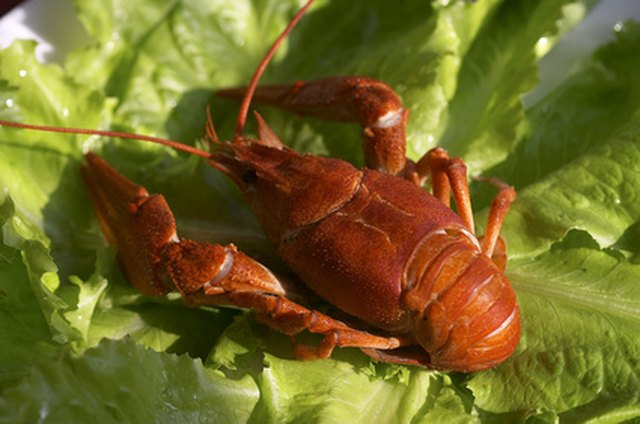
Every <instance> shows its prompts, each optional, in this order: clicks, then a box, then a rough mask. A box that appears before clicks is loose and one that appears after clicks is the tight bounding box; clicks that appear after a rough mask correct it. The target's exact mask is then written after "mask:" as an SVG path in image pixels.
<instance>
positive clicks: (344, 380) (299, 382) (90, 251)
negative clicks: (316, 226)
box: [0, 0, 640, 423]
mask: <svg viewBox="0 0 640 424" xmlns="http://www.w3.org/2000/svg"><path fill="white" fill-rule="evenodd" d="M302 3H303V2H302V1H301V0H300V1H298V0H296V1H293V0H291V1H276V0H267V1H262V0H261V1H258V0H240V1H231V0H217V1H208V0H183V1H170V2H166V1H161V0H143V1H137V2H131V1H124V0H109V1H104V2H93V1H89V0H76V9H77V11H78V17H79V19H80V20H81V21H82V22H83V23H84V25H85V27H86V28H87V31H88V32H89V33H90V35H91V37H92V39H93V43H92V44H91V45H90V46H87V47H85V48H83V49H80V50H77V51H75V52H72V53H71V54H70V55H69V56H68V58H67V60H66V61H65V63H64V66H59V65H42V64H39V63H37V61H36V60H35V59H34V56H33V49H34V44H33V43H32V42H24V41H21V42H16V43H15V44H13V45H12V46H11V47H9V48H7V49H5V50H3V51H2V52H0V96H1V97H0V117H2V119H11V120H16V121H22V122H29V123H34V124H48V125H63V126H70V127H88V128H100V129H106V128H111V129H118V130H127V131H134V132H138V133H143V134H149V135H159V136H165V137H169V138H172V139H175V140H180V141H184V142H187V143H191V144H197V143H199V142H200V141H199V139H200V138H201V137H202V133H203V131H202V129H203V127H204V120H205V116H206V115H205V107H206V106H207V105H211V110H212V114H213V117H214V121H215V124H216V127H217V129H218V132H219V133H220V134H222V135H230V134H232V132H233V127H234V121H235V113H236V112H237V108H238V106H237V103H236V102H232V101H227V100H220V99H215V98H213V97H212V95H213V91H214V90H215V89H217V88H221V87H226V86H230V85H237V84H243V83H245V82H246V81H247V79H248V78H249V76H250V74H251V73H252V72H253V69H254V67H255V66H256V64H257V63H258V62H259V60H260V59H261V57H262V55H263V54H264V52H265V50H266V49H267V48H268V46H269V45H270V43H271V42H272V40H273V39H275V37H276V36H277V34H278V33H279V31H280V30H281V29H282V27H283V26H284V25H286V23H287V22H288V20H289V19H290V18H291V16H292V15H293V13H295V11H296V9H297V8H298V7H299V6H300V5H301V4H302ZM592 3H593V2H591V1H584V2H581V1H562V2H559V1H551V0H548V1H529V0H518V1H509V2H507V1H498V0H487V1H479V2H464V1H433V2H423V1H418V0H406V1H403V2H402V4H401V5H396V4H392V3H391V2H386V1H383V0H375V1H367V2H364V1H357V2H352V4H350V5H349V7H348V8H345V6H344V4H343V3H342V2H335V1H328V0H325V1H318V2H317V4H316V5H315V6H314V7H313V9H312V10H311V11H310V12H309V13H308V15H307V16H305V18H304V19H303V20H302V21H301V23H300V25H299V27H298V28H296V30H295V31H294V32H293V33H292V34H291V36H290V37H289V39H288V40H287V41H286V43H285V44H284V45H283V46H282V47H281V49H280V50H279V52H278V54H277V55H276V58H275V59H274V61H273V63H272V64H271V65H270V66H269V68H268V71H267V73H266V75H265V77H264V81H265V82H290V81H295V80H298V79H310V78H316V77H321V76H326V75H339V74H365V75H369V76H373V77H376V78H379V79H382V80H384V81H386V82H387V83H389V84H390V85H391V86H393V87H394V88H395V89H396V90H397V91H398V93H399V94H400V95H401V96H402V98H403V100H404V102H405V104H406V105H407V106H408V107H409V108H410V109H411V117H410V124H409V129H408V138H409V140H408V143H409V154H410V156H411V157H413V158H417V157H419V156H420V155H421V154H422V153H423V152H424V151H426V150H427V149H428V148H430V147H432V146H435V145H441V146H444V147H446V148H448V149H450V150H451V152H452V153H454V154H458V155H462V156H463V157H464V158H465V159H466V160H467V161H468V164H469V166H470V170H471V172H472V173H473V174H478V173H484V174H485V175H492V176H498V177H500V178H502V179H503V180H505V181H507V182H509V183H511V184H514V185H515V187H516V189H517V190H518V193H519V197H518V200H517V202H516V203H515V204H514V205H513V210H512V212H511V213H510V215H509V217H508V219H507V222H506V223H505V226H504V232H503V234H504V237H505V239H506V240H507V242H508V244H509V252H510V257H511V260H510V263H509V266H508V269H507V275H508V277H509V279H510V280H511V282H512V284H513V286H514V288H515V289H516V292H517V294H518V298H519V302H520V304H521V307H522V322H523V336H522V340H521V342H520V344H519V346H518V349H517V351H516V353H515V354H514V356H513V357H512V358H511V359H509V360H508V361H507V362H505V363H504V364H502V365H500V366H499V367H497V368H495V369H492V370H488V371H484V372H479V373H475V374H472V375H457V374H447V373H441V372H436V371H430V370H424V369H417V368H414V367H401V366H392V365H388V364H379V363H376V362H374V361H372V360H370V359H369V358H367V357H366V356H364V355H363V354H361V353H360V352H359V351H358V350H354V349H341V350H338V351H336V352H335V353H334V355H333V356H332V358H331V359H329V360H325V361H315V362H300V361H297V360H295V359H294V357H293V354H292V352H291V349H290V345H289V340H288V338H286V337H284V336H282V335H281V334H279V333H276V332H274V331H271V330H268V329H266V328H264V327H263V326H260V325H258V324H257V323H255V321H253V319H252V318H251V317H250V315H249V314H248V313H247V312H244V311H236V310H232V309H224V308H220V309H218V308H199V309H191V308H187V307H185V306H183V305H182V304H181V302H180V300H179V299H176V298H175V296H173V297H171V296H169V297H167V298H161V299H149V298H146V297H144V296H142V295H140V294H139V293H137V292H135V291H134V290H133V289H132V288H131V287H129V285H128V284H127V283H126V281H125V280H124V278H123V277H122V275H121V274H120V272H119V270H118V267H117V264H116V263H115V260H114V252H113V251H112V250H111V249H110V248H108V247H107V246H106V245H105V243H104V240H103V238H102V235H101V234H100V230H99V227H98V224H97V222H96V221H95V219H94V217H93V211H92V210H91V207H90V205H89V202H88V199H87V196H86V194H85V193H84V190H83V187H82V184H81V181H80V178H79V165H80V163H81V161H82V153H83V152H84V151H86V150H88V149H91V150H93V151H96V152H98V153H100V154H101V155H103V156H104V157H105V158H106V159H107V160H108V161H109V162H110V163H112V164H113V165H114V166H116V168H118V169H119V170H120V171H121V172H123V173H124V174H126V175H127V176H129V177H131V178H132V179H134V180H136V181H138V182H140V183H141V184H143V185H145V186H147V187H148V188H149V189H150V190H151V191H154V192H162V193H163V194H165V196H166V197H167V199H168V201H169V203H170V204H171V205H172V208H173V210H174V212H175V214H176V216H177V220H178V224H179V228H180V232H181V233H182V234H184V235H185V236H189V237H195V238H199V239H208V240H215V241H217V242H222V243H228V242H234V243H236V244H237V245H239V246H240V248H242V249H243V250H245V251H247V252H249V253H251V254H255V255H258V256H259V257H260V258H261V259H262V260H263V261H265V262H266V263H268V264H269V265H271V266H274V267H276V268H277V267H281V266H282V265H281V264H280V263H279V262H278V261H277V258H275V255H274V253H273V251H272V250H271V249H270V247H269V245H268V244H267V243H266V241H265V238H264V236H263V235H262V232H261V230H260V228H259V226H258V225H257V222H256V220H255V218H254V217H253V216H252V215H251V213H250V211H249V210H248V208H247V206H246V205H244V204H243V202H242V200H241V199H240V197H239V194H238V191H237V189H235V187H233V186H232V185H231V184H230V183H229V182H228V181H227V180H226V179H225V178H223V177H222V176H220V175H219V174H218V173H217V172H216V171H214V170H212V169H210V168H209V167H207V166H206V165H205V164H203V163H201V161H199V160H197V158H186V157H184V155H181V154H177V153H176V152H174V151H171V150H170V149H167V148H164V147H159V146H155V145H149V144H144V143H134V142H131V141H126V140H105V139H100V138H97V137H81V136H73V135H63V134H43V133H34V132H29V131H24V130H16V129H9V128H0V228H1V229H2V231H1V232H0V236H1V239H0V241H1V243H0V328H2V332H0V346H2V347H1V348H0V359H1V361H0V411H1V412H0V417H2V418H0V422H4V421H6V422H32V421H37V420H41V421H49V422H69V421H86V420H88V419H96V418H97V419H100V420H101V421H106V422H109V421H135V422H138V421H154V422H156V421H158V422H163V421H171V422H175V421H178V420H179V421H187V422H197V421H205V422H284V421H286V422H289V421H303V422H336V421H339V422H465V423H467V422H480V421H482V422H505V421H509V422H525V421H529V422H534V421H535V422H557V421H558V420H562V421H567V422H584V421H590V420H591V421H598V422H621V421H631V420H634V419H638V417H640V381H638V380H639V377H638V375H639V373H638V369H639V366H640V364H639V361H640V338H638V336H637V334H639V331H640V289H639V288H638V287H639V286H638V284H637V283H638V279H639V276H640V265H639V262H640V261H639V258H640V242H639V241H638V240H640V230H639V229H640V204H639V203H638V201H637V199H638V196H637V193H640V172H639V171H640V165H639V164H640V111H639V105H640V98H639V97H640V91H639V90H638V87H639V85H638V79H637V76H636V72H635V70H637V69H638V66H639V65H640V63H638V60H639V59H638V55H637V51H638V49H639V48H640V26H638V25H637V24H634V23H626V24H625V25H623V26H621V27H620V28H619V31H618V32H617V33H616V39H615V40H614V41H612V42H611V43H609V44H607V45H604V46H602V47H601V48H600V49H599V50H598V51H597V52H596V53H595V54H594V55H593V57H591V58H585V60H584V66H583V67H582V69H580V70H579V71H578V72H576V73H575V74H573V75H570V76H568V77H567V78H566V79H565V80H564V81H563V82H562V83H561V84H560V85H559V86H558V87H557V88H556V89H555V90H553V91H552V92H550V93H549V94H548V95H547V96H545V97H543V98H541V99H539V100H538V101H537V102H536V103H535V104H533V105H531V106H530V107H529V108H527V109H525V108H524V107H523V105H522V102H521V98H522V96H523V95H524V94H525V93H526V92H528V91H529V90H531V89H532V88H533V87H534V86H535V83H536V80H537V65H536V63H537V60H538V59H539V57H540V56H541V54H543V53H544V52H543V51H541V50H540V43H539V41H540V39H542V38H544V39H545V40H546V42H547V44H552V43H553V42H554V41H555V40H556V38H557V37H558V36H559V35H560V34H561V33H564V32H566V31H567V30H568V29H569V28H570V27H571V26H572V25H574V24H575V23H576V21H577V18H576V16H582V15H584V13H586V11H587V10H588V9H589V7H591V6H592ZM261 113H262V114H263V115H264V116H265V118H266V119H267V121H268V122H269V123H270V125H272V126H273V128H274V129H275V130H276V132H277V133H278V134H279V135H280V136H281V138H282V139H283V140H285V141H286V142H287V143H288V144H290V145H291V146H292V147H294V148H296V149H298V150H301V151H305V152H309V153H313V154H330V155H333V156H338V157H341V158H343V159H346V160H349V161H352V162H354V163H356V164H361V163H362V154H361V152H360V150H359V144H358V143H359V142H358V141H356V140H358V139H359V137H358V132H359V129H358V128H357V126H355V125H343V124H336V123H327V122H322V121H319V120H315V119H307V118H304V119H302V118H299V117H295V116H290V115H288V114H284V113H282V112H280V111H275V110H269V109H268V108H267V109H264V110H262V109H261ZM346 139H349V140H354V142H345V141H344V140H346ZM185 186H188V187H189V190H184V187H185ZM472 189H473V198H474V202H475V204H476V206H477V209H476V210H478V211H479V212H478V213H477V216H476V220H477V222H478V224H480V227H482V224H483V223H484V222H485V220H486V212H487V210H486V208H484V210H482V208H483V207H484V206H486V205H487V204H488V202H489V201H490V199H491V196H492V195H493V193H492V192H491V191H490V190H488V189H487V188H486V187H484V186H482V185H478V184H474V185H473V186H472ZM94 417H95V418H94Z"/></svg>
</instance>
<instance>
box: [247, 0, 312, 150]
mask: <svg viewBox="0 0 640 424" xmlns="http://www.w3.org/2000/svg"><path fill="white" fill-rule="evenodd" d="M313 2H314V0H309V1H308V2H307V4H305V5H304V6H302V8H301V9H300V10H298V12H297V13H296V15H295V16H294V17H293V19H291V22H289V25H287V27H286V28H285V29H284V31H282V34H280V36H279V37H278V38H277V39H276V41H275V42H274V43H273V45H272V46H271V48H270V49H269V51H268V52H267V54H266V55H265V56H264V58H263V59H262V61H261V62H260V64H259V65H258V68H257V69H256V71H255V73H254V74H253V77H251V81H250V82H249V85H248V86H247V91H246V92H245V93H244V97H243V99H242V104H241V105H240V111H239V112H238V119H237V121H236V134H235V139H236V140H237V139H238V138H240V137H241V136H242V132H243V131H244V124H245V123H246V121H247V114H248V113H249V106H250V104H251V99H252V98H253V93H254V92H255V91H256V87H257V86H258V80H259V79H260V77H261V76H262V74H263V73H264V70H265V68H266V67H267V65H268V64H269V61H270V60H271V58H272V57H273V55H274V53H275V52H276V49H277V48H278V46H280V44H281V43H282V41H283V40H284V39H285V37H286V36H287V35H289V33H290V32H291V30H292V29H293V27H295V26H296V24H297V23H298V21H299V20H300V18H302V15H304V13H305V12H306V11H307V9H308V8H309V7H310V6H311V4H313Z"/></svg>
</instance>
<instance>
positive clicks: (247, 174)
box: [242, 168, 258, 184]
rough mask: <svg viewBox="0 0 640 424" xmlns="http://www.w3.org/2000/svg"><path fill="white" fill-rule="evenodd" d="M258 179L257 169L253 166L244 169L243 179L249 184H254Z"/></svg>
mask: <svg viewBox="0 0 640 424" xmlns="http://www.w3.org/2000/svg"><path fill="white" fill-rule="evenodd" d="M257 179H258V175H257V174H256V170H255V169H252V168H248V169H245V170H244V171H242V181H244V182H245V183H247V184H253V183H255V182H256V180H257Z"/></svg>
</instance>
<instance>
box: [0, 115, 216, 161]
mask: <svg viewBox="0 0 640 424" xmlns="http://www.w3.org/2000/svg"><path fill="white" fill-rule="evenodd" d="M0 125H1V126H3V127H15V128H24V129H28V130H35V131H45V132H55V133H67V134H86V135H99V136H104V137H115V138H128V139H130V140H142V141H151V142H153V143H156V144H162V145H164V146H169V147H171V148H173V149H176V150H181V151H183V152H186V153H190V154H192V155H197V156H202V157H203V158H206V159H210V158H211V153H209V152H206V151H204V150H200V149H198V148H196V147H192V146H189V145H187V144H182V143H178V142H177V141H172V140H167V139H165V138H160V137H152V136H150V135H140V134H133V133H127V132H121V131H102V130H90V129H86V128H66V127H54V126H48V125H33V124H21V123H18V122H10V121H2V120H0Z"/></svg>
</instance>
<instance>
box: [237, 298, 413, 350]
mask: <svg viewBox="0 0 640 424" xmlns="http://www.w3.org/2000/svg"><path fill="white" fill-rule="evenodd" d="M234 297H235V298H236V299H237V302H238V303H243V304H245V305H247V306H248V307H251V309H252V310H253V311H254V315H255V316H256V319H257V320H258V321H260V322H262V323H263V324H266V325H268V326H269V327H271V328H274V329H276V330H279V331H281V332H283V333H285V334H288V335H290V336H292V344H293V350H294V352H295V354H296V356H297V357H298V358H300V359H326V358H328V357H329V356H331V353H332V352H333V349H334V348H336V347H359V348H363V349H365V348H368V349H381V350H388V349H395V348H397V347H399V346H401V345H402V344H403V343H404V342H403V341H402V340H401V339H398V338H395V337H381V336H376V335H373V334H370V333H367V332H366V331H361V330H357V329H354V328H351V327H349V326H348V325H347V324H345V323H343V322H341V321H338V320H336V319H334V318H331V317H329V316H327V315H325V314H323V313H321V312H318V311H315V310H310V309H307V308H306V307H304V306H302V305H299V304H297V303H295V302H292V301H290V300H289V299H287V298H284V297H282V296H276V295H270V296H263V295H261V294H260V293H236V294H234ZM240 298H242V300H240ZM249 305H250V306H249ZM305 330H306V331H309V332H310V333H314V334H321V335H323V338H322V340H321V341H320V343H319V344H318V345H317V346H308V345H305V344H302V343H300V342H298V341H297V339H296V337H295V336H296V335H298V334H299V333H301V332H303V331H305Z"/></svg>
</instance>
